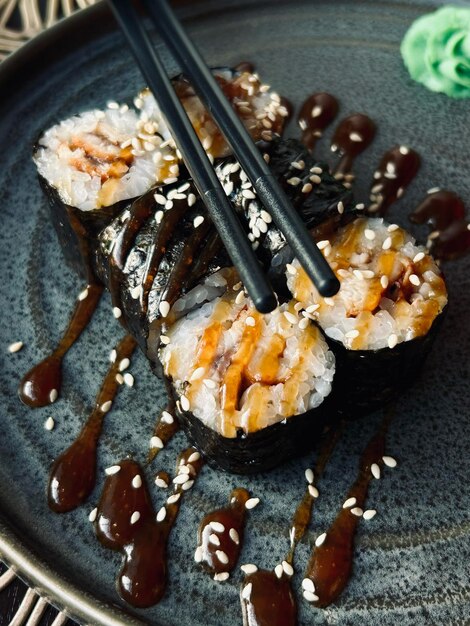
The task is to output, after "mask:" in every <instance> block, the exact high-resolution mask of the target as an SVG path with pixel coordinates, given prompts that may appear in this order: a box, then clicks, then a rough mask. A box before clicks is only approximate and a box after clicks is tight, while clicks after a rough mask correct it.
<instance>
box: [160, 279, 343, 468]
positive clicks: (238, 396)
mask: <svg viewBox="0 0 470 626" xmlns="http://www.w3.org/2000/svg"><path fill="white" fill-rule="evenodd" d="M224 280H225V281H226V290H225V292H224V293H223V294H222V295H220V296H217V297H215V298H213V299H211V300H210V301H207V302H206V303H205V304H203V305H202V306H198V307H197V308H195V309H193V310H192V311H190V312H189V313H187V314H186V315H184V316H183V317H181V318H180V319H179V320H178V321H176V322H175V323H173V324H172V325H171V326H170V327H169V328H168V329H167V331H166V337H167V343H166V345H165V346H164V347H163V348H162V349H161V351H160V358H161V361H162V364H163V369H164V374H165V375H166V376H167V377H168V378H169V379H170V381H171V386H172V390H173V395H174V398H175V400H176V405H177V409H178V415H179V419H180V421H181V423H182V425H183V427H184V429H185V431H186V432H187V434H188V436H189V437H190V439H191V440H192V442H193V443H194V444H195V445H196V446H197V447H198V448H199V449H200V450H202V451H203V452H204V454H205V455H206V457H207V459H208V461H209V463H212V464H213V465H216V466H217V467H219V468H221V469H224V470H228V471H231V472H236V473H244V474H246V473H252V472H256V471H261V470H268V469H270V468H272V467H274V466H275V465H278V464H279V463H281V462H283V461H285V460H286V459H289V458H291V457H293V456H296V455H298V454H301V453H302V452H303V451H305V450H306V449H308V448H311V447H312V446H313V445H314V444H315V441H316V440H317V436H318V435H319V433H320V432H321V430H322V428H323V426H324V425H325V422H326V419H327V418H329V417H331V416H330V413H329V411H328V406H329V404H328V402H327V401H326V400H327V399H328V397H329V395H330V392H331V389H332V381H333V377H334V371H335V358H334V356H333V353H332V352H331V351H330V350H329V348H328V346H327V344H326V341H325V339H324V338H323V336H322V334H321V332H320V331H319V329H318V328H316V327H315V326H314V325H312V324H311V323H310V322H309V320H308V319H306V318H305V317H302V316H301V315H300V313H299V311H298V306H296V303H295V302H294V301H290V302H288V303H285V304H283V305H281V306H280V307H278V308H277V309H276V310H275V311H273V312H272V313H269V314H267V315H261V314H260V313H258V312H257V311H256V309H255V308H254V306H253V304H252V302H251V301H250V299H249V298H248V297H247V296H246V294H245V292H244V291H243V289H242V287H241V284H240V283H239V282H238V283H235V284H234V283H233V281H234V280H237V277H236V274H235V272H234V271H233V270H225V276H224ZM202 289H204V287H202ZM206 298H207V296H206Z"/></svg>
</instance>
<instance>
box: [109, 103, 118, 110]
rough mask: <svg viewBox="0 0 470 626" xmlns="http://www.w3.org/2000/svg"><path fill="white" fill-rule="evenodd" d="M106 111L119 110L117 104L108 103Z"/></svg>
mask: <svg viewBox="0 0 470 626" xmlns="http://www.w3.org/2000/svg"><path fill="white" fill-rule="evenodd" d="M107 107H108V109H119V104H118V103H117V102H108V104H107Z"/></svg>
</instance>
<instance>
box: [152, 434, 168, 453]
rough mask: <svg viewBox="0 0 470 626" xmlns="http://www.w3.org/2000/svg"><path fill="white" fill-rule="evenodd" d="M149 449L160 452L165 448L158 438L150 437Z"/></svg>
mask: <svg viewBox="0 0 470 626" xmlns="http://www.w3.org/2000/svg"><path fill="white" fill-rule="evenodd" d="M150 447H151V448H158V449H159V450H161V449H162V448H164V447H165V444H164V443H163V441H162V440H161V439H160V437H156V436H154V437H152V438H151V439H150Z"/></svg>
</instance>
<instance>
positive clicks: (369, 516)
mask: <svg viewBox="0 0 470 626" xmlns="http://www.w3.org/2000/svg"><path fill="white" fill-rule="evenodd" d="M376 513H377V511H376V510H375V509H367V511H364V513H363V514H362V517H363V518H364V519H365V520H369V519H372V518H373V517H375V515H376Z"/></svg>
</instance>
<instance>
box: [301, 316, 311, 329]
mask: <svg viewBox="0 0 470 626" xmlns="http://www.w3.org/2000/svg"><path fill="white" fill-rule="evenodd" d="M308 326H309V320H308V319H307V318H306V317H304V318H303V319H301V320H300V322H299V328H300V330H305V329H306V328H307V327H308Z"/></svg>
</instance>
